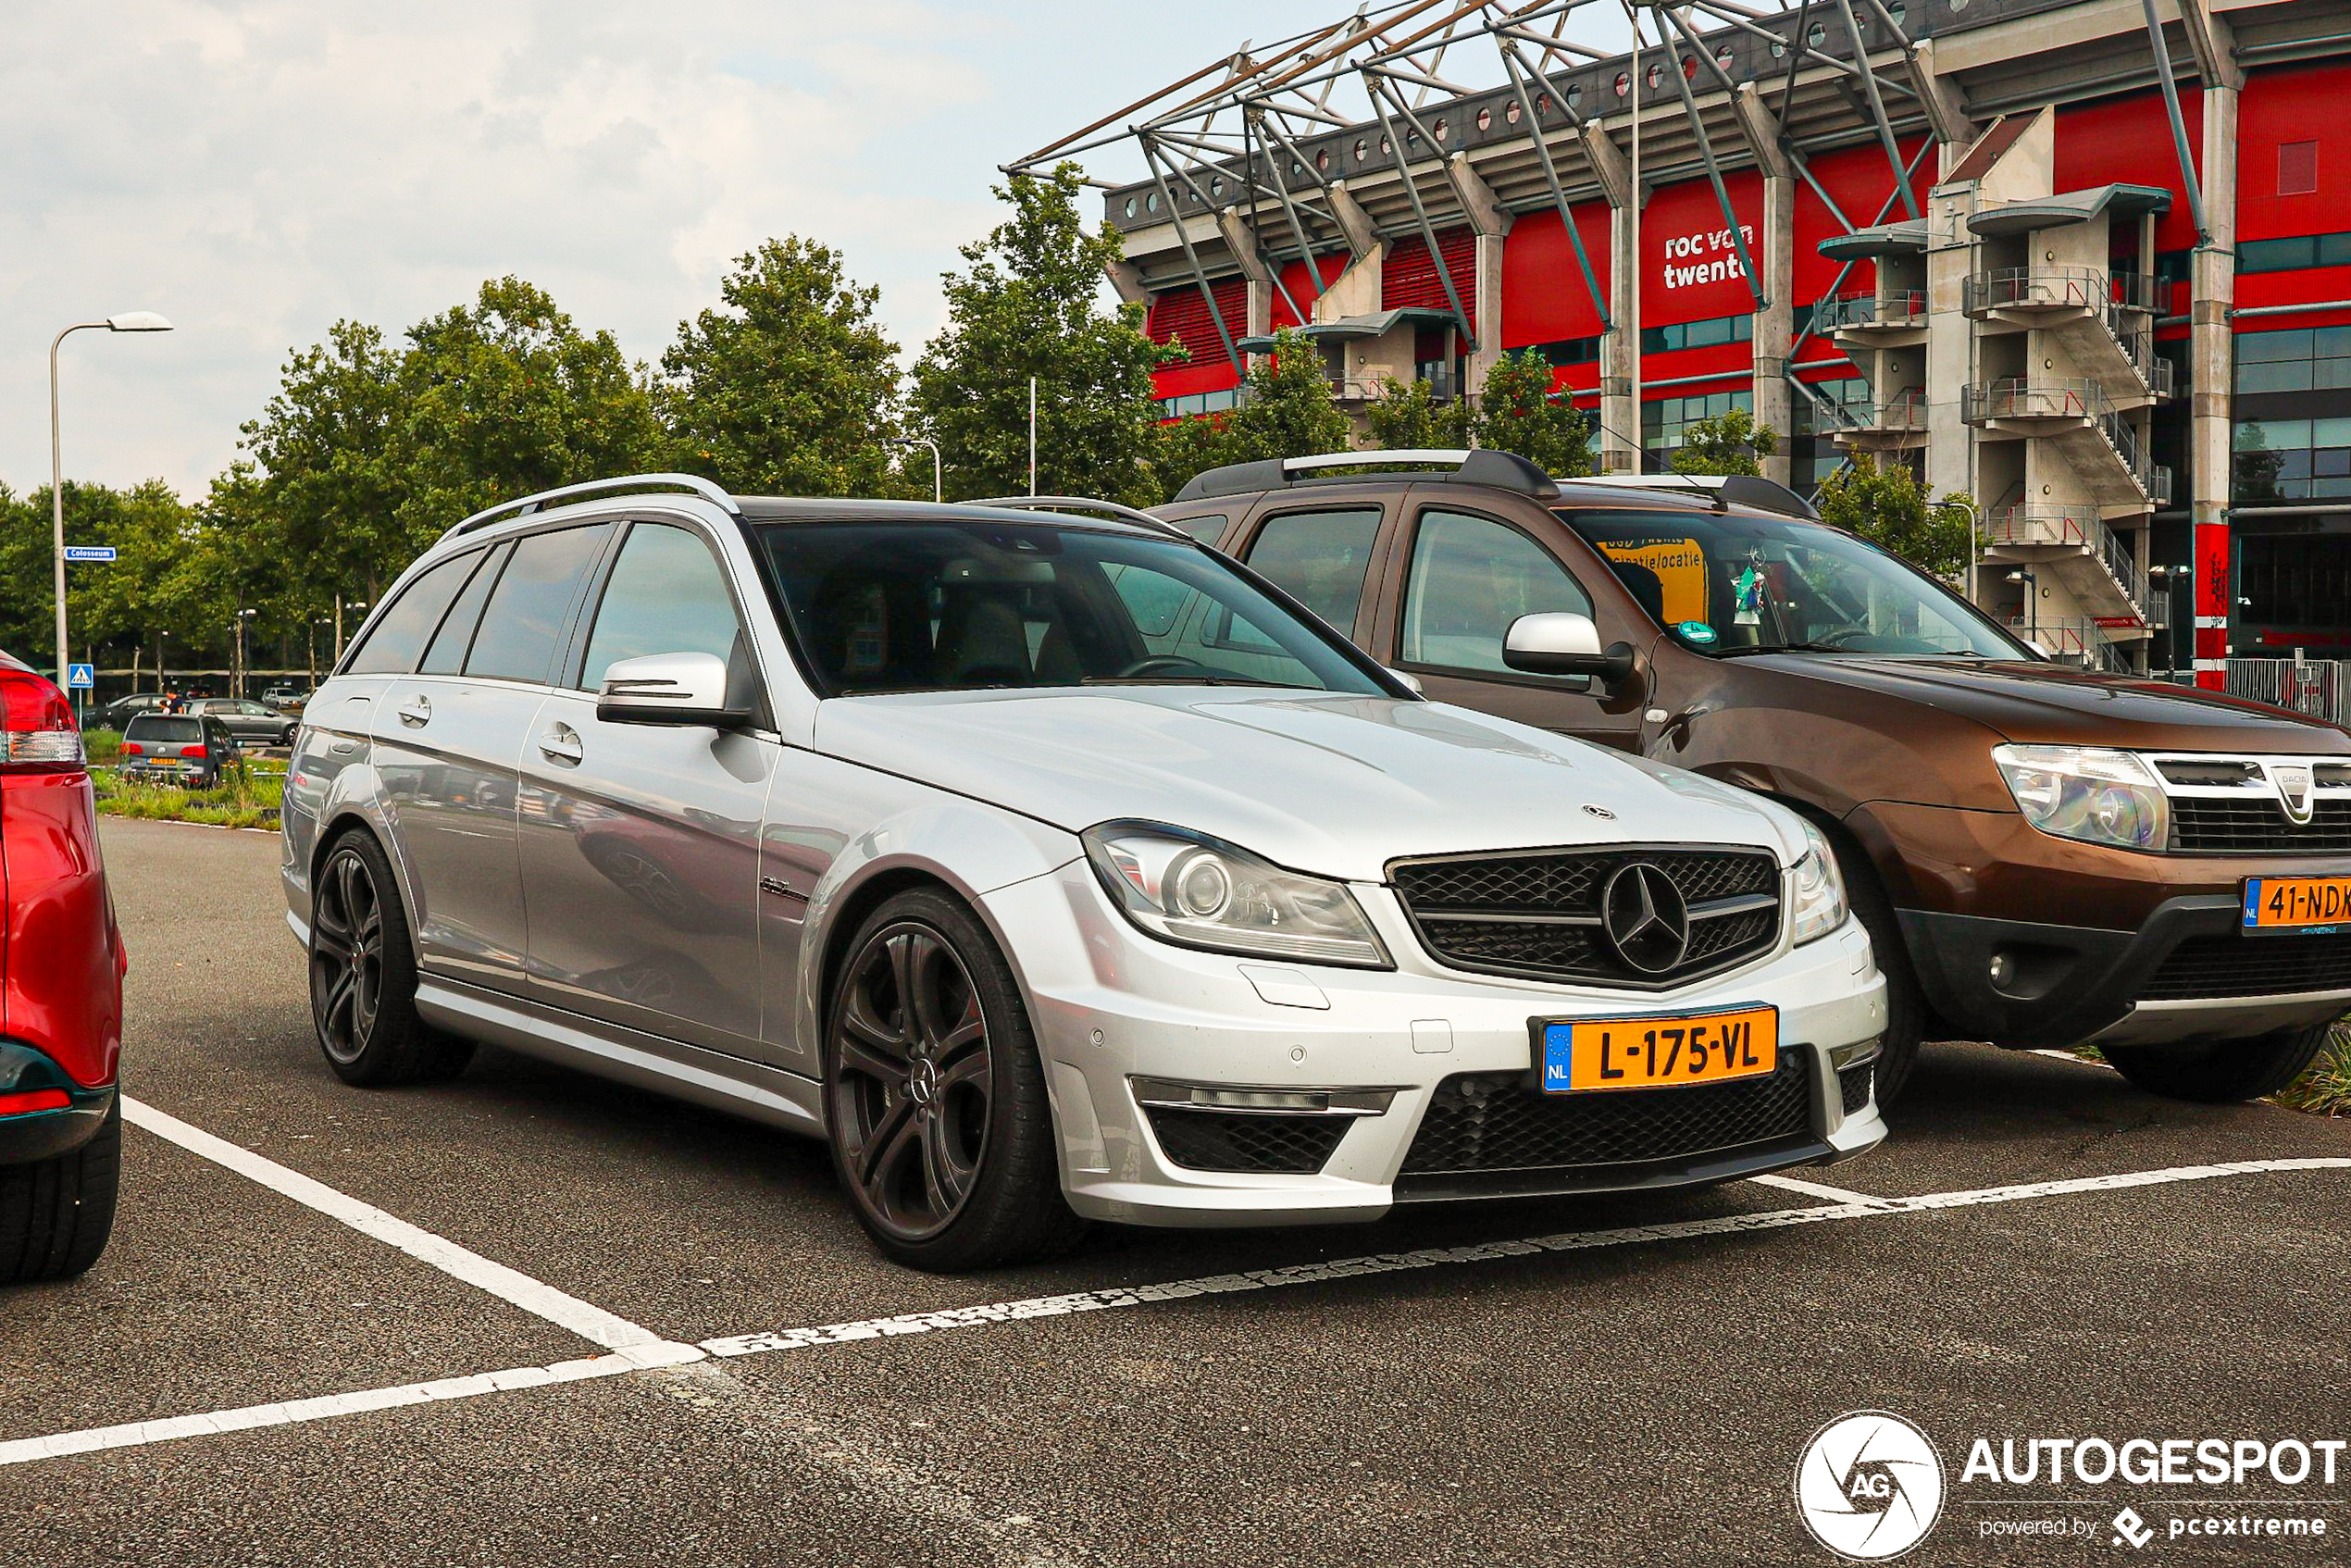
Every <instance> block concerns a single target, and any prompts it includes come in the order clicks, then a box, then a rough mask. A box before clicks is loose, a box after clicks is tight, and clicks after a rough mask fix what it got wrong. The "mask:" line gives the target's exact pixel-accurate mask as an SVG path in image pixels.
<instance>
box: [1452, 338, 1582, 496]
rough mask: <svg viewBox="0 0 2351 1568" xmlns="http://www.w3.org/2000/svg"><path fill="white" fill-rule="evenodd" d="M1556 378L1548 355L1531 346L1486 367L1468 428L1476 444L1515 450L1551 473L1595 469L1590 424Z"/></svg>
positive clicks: (1567, 475)
mask: <svg viewBox="0 0 2351 1568" xmlns="http://www.w3.org/2000/svg"><path fill="white" fill-rule="evenodd" d="M1553 380H1554V378H1553V376H1552V374H1551V365H1550V361H1549V360H1547V359H1545V358H1544V357H1543V356H1542V355H1540V354H1538V353H1537V352H1536V351H1535V350H1533V349H1527V350H1526V351H1524V353H1520V354H1506V355H1502V357H1501V358H1500V359H1499V360H1498V361H1497V362H1496V363H1495V366H1494V368H1493V369H1491V370H1489V371H1487V372H1486V385H1485V388H1484V389H1483V390H1482V391H1481V392H1479V393H1478V399H1477V415H1476V417H1475V418H1474V419H1473V420H1472V421H1471V422H1470V431H1471V434H1472V435H1473V436H1474V438H1475V439H1476V442H1477V444H1478V445H1480V446H1485V447H1491V448H1492V449H1494V450H1495V451H1497V452H1515V453H1517V454H1519V455H1520V456H1521V457H1524V458H1525V459H1526V460H1527V461H1528V462H1530V463H1532V464H1534V465H1535V466H1536V467H1538V468H1540V469H1542V470H1543V471H1544V472H1545V473H1547V474H1549V475H1550V476H1551V477H1552V478H1553V479H1576V478H1580V477H1582V476H1583V475H1586V474H1588V473H1590V472H1591V471H1592V427H1591V424H1590V422H1589V421H1588V420H1586V418H1585V417H1584V416H1583V414H1582V413H1581V412H1580V411H1579V410H1578V409H1577V408H1576V406H1575V404H1574V403H1573V402H1571V401H1569V398H1568V395H1567V393H1566V392H1564V391H1561V390H1557V389H1555V388H1554V387H1553V385H1552V382H1553Z"/></svg>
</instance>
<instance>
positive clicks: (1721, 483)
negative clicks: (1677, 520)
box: [1567, 474, 1821, 523]
mask: <svg viewBox="0 0 2351 1568" xmlns="http://www.w3.org/2000/svg"><path fill="white" fill-rule="evenodd" d="M1567 482H1568V483H1569V484H1574V485H1607V486H1609V487H1611V488H1612V489H1623V490H1660V491H1680V492H1683V493H1684V494H1695V495H1698V496H1701V497H1703V498H1704V499H1706V500H1709V501H1711V502H1713V503H1714V509H1715V510H1716V511H1718V512H1720V511H1723V510H1725V509H1726V508H1728V507H1731V506H1734V505H1737V506H1752V507H1754V508H1755V509H1756V510H1757V511H1759V512H1777V513H1779V514H1780V515H1781V516H1788V517H1803V518H1807V519H1809V520H1810V521H1812V522H1816V523H1817V522H1819V521H1820V520H1821V515H1820V513H1818V512H1816V511H1814V510H1813V509H1812V504H1811V503H1810V502H1809V501H1807V500H1805V499H1804V498H1803V497H1802V496H1800V495H1798V494H1797V493H1796V492H1794V491H1792V490H1790V489H1788V487H1787V486H1785V485H1784V484H1781V483H1779V482H1778V481H1777V480H1775V479H1762V478H1760V477H1759V476H1757V475H1754V474H1591V475H1587V476H1586V477H1585V478H1583V479H1570V480H1568V481H1567Z"/></svg>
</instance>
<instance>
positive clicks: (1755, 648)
mask: <svg viewBox="0 0 2351 1568" xmlns="http://www.w3.org/2000/svg"><path fill="white" fill-rule="evenodd" d="M1713 652H1714V656H1715V657H1716V658H1718V659H1746V658H1752V657H1753V656H1754V655H1755V654H1758V653H1860V649H1858V648H1844V647H1839V646H1838V645H1836V644H1835V643H1833V642H1748V643H1742V644H1740V645H1739V646H1738V647H1735V648H1718V649H1715V650H1714V651H1713Z"/></svg>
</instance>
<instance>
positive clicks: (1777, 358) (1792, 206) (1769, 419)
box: [1752, 174, 1796, 484]
mask: <svg viewBox="0 0 2351 1568" xmlns="http://www.w3.org/2000/svg"><path fill="white" fill-rule="evenodd" d="M1758 238H1759V241H1760V243H1759V246H1758V252H1759V254H1757V255H1755V258H1754V259H1755V264H1756V266H1758V267H1759V268H1761V269H1762V274H1763V275H1762V277H1761V279H1760V282H1761V283H1762V285H1763V299H1764V305H1763V308H1762V309H1760V310H1759V311H1757V312H1756V313H1755V330H1754V333H1753V337H1754V342H1753V345H1752V346H1753V348H1754V350H1755V422H1756V423H1757V424H1759V425H1764V426H1768V427H1770V429H1771V430H1772V432H1773V434H1775V435H1777V436H1778V437H1779V438H1780V445H1779V450H1778V451H1777V452H1776V453H1774V454H1773V455H1771V456H1769V457H1766V458H1765V459H1763V477H1764V478H1766V479H1777V480H1778V481H1779V482H1780V483H1782V484H1785V483H1787V482H1788V478H1789V476H1790V474H1791V473H1792V472H1793V471H1794V469H1793V461H1794V460H1793V457H1792V455H1791V452H1790V449H1791V448H1792V447H1794V445H1795V444H1796V430H1795V420H1794V418H1793V417H1791V416H1792V415H1793V412H1794V409H1795V403H1794V398H1795V394H1794V392H1791V391H1790V390H1789V387H1788V384H1787V375H1786V369H1787V350H1788V340H1789V339H1791V338H1793V337H1794V336H1795V335H1796V300H1795V297H1794V296H1795V292H1796V180H1795V178H1794V177H1793V176H1791V175H1785V174H1783V175H1777V176H1772V175H1767V176H1765V177H1764V180H1763V231H1762V233H1761V234H1760V236H1759V237H1758Z"/></svg>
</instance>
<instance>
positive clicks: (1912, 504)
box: [1820, 452, 1972, 578]
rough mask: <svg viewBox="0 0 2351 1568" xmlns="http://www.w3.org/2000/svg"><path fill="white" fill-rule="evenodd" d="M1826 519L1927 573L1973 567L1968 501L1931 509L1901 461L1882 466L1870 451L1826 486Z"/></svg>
mask: <svg viewBox="0 0 2351 1568" xmlns="http://www.w3.org/2000/svg"><path fill="white" fill-rule="evenodd" d="M1820 513H1821V517H1822V521H1824V522H1829V523H1834V524H1835V525H1836V526H1837V527H1838V528H1841V529H1849V530H1850V531H1852V532H1854V533H1856V534H1859V535H1860V537H1861V538H1863V539H1866V540H1868V541H1870V542H1871V543H1872V544H1874V545H1877V546H1879V547H1880V548H1881V549H1885V550H1890V551H1892V552H1893V553H1894V554H1897V555H1899V556H1901V557H1902V558H1903V559H1904V560H1906V561H1908V562H1909V563H1910V565H1912V566H1916V567H1918V568H1919V569H1920V570H1921V571H1923V572H1931V573H1933V574H1934V575H1935V576H1937V577H1942V578H1952V577H1957V576H1958V575H1959V573H1960V572H1961V571H1962V570H1963V569H1965V567H1966V566H1967V560H1968V554H1969V551H1970V550H1971V548H1972V539H1971V535H1972V515H1971V513H1970V511H1969V508H1968V507H1967V505H1966V504H1965V503H1964V502H1963V501H1962V500H1961V499H1959V498H1958V497H1956V496H1946V497H1944V499H1943V500H1942V501H1941V502H1939V503H1937V504H1934V505H1933V506H1929V505H1928V504H1927V501H1926V495H1925V492H1922V491H1921V490H1920V489H1919V483H1918V480H1917V479H1914V478H1912V477H1911V474H1910V470H1909V467H1906V466H1905V465H1903V464H1900V463H1889V464H1887V465H1885V467H1879V465H1878V462H1877V460H1876V459H1875V458H1873V457H1872V456H1871V455H1870V454H1868V453H1866V452H1862V453H1857V454H1854V458H1853V467H1851V468H1850V469H1847V470H1846V471H1845V472H1842V473H1838V474H1835V475H1832V476H1831V477H1830V479H1829V480H1828V482H1827V483H1826V484H1824V485H1822V487H1821V499H1820Z"/></svg>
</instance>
